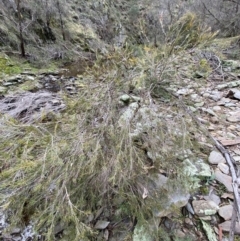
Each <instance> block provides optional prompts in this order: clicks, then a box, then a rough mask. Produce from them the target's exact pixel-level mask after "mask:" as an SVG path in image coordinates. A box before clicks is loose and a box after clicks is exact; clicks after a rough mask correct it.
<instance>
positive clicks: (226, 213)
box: [218, 205, 233, 220]
mask: <svg viewBox="0 0 240 241" xmlns="http://www.w3.org/2000/svg"><path fill="white" fill-rule="evenodd" d="M232 212H233V206H232V205H225V206H222V207H220V208H219V210H218V213H219V215H220V216H221V217H222V218H224V219H225V220H230V219H231V218H232Z"/></svg>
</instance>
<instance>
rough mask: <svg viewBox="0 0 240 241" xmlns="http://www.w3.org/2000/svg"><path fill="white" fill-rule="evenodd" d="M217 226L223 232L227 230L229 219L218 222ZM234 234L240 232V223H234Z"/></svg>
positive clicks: (228, 228) (229, 225)
mask: <svg viewBox="0 0 240 241" xmlns="http://www.w3.org/2000/svg"><path fill="white" fill-rule="evenodd" d="M219 227H221V228H222V230H223V231H224V232H229V231H230V227H231V221H225V222H223V223H221V224H219ZM235 234H240V223H239V222H237V223H236V226H235Z"/></svg>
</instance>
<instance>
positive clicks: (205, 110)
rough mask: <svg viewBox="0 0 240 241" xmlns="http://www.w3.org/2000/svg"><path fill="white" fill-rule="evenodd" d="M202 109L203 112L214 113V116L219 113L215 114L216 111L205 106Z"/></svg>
mask: <svg viewBox="0 0 240 241" xmlns="http://www.w3.org/2000/svg"><path fill="white" fill-rule="evenodd" d="M201 110H202V111H203V112H205V113H208V114H210V115H212V116H217V115H216V114H215V112H214V111H213V110H211V109H206V108H203V107H202V109H201Z"/></svg>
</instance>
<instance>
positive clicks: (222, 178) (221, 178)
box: [215, 169, 233, 192]
mask: <svg viewBox="0 0 240 241" xmlns="http://www.w3.org/2000/svg"><path fill="white" fill-rule="evenodd" d="M215 179H216V180H217V181H218V182H220V183H222V184H223V185H224V186H225V187H226V188H227V190H228V191H229V192H233V188H232V177H230V176H228V175H226V174H223V173H222V172H221V171H220V170H218V169H217V170H215Z"/></svg>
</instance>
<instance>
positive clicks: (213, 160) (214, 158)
mask: <svg viewBox="0 0 240 241" xmlns="http://www.w3.org/2000/svg"><path fill="white" fill-rule="evenodd" d="M208 162H209V163H210V164H218V163H226V160H225V158H224V157H223V155H222V154H221V153H220V152H218V151H212V152H211V153H210V155H209V157H208Z"/></svg>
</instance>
